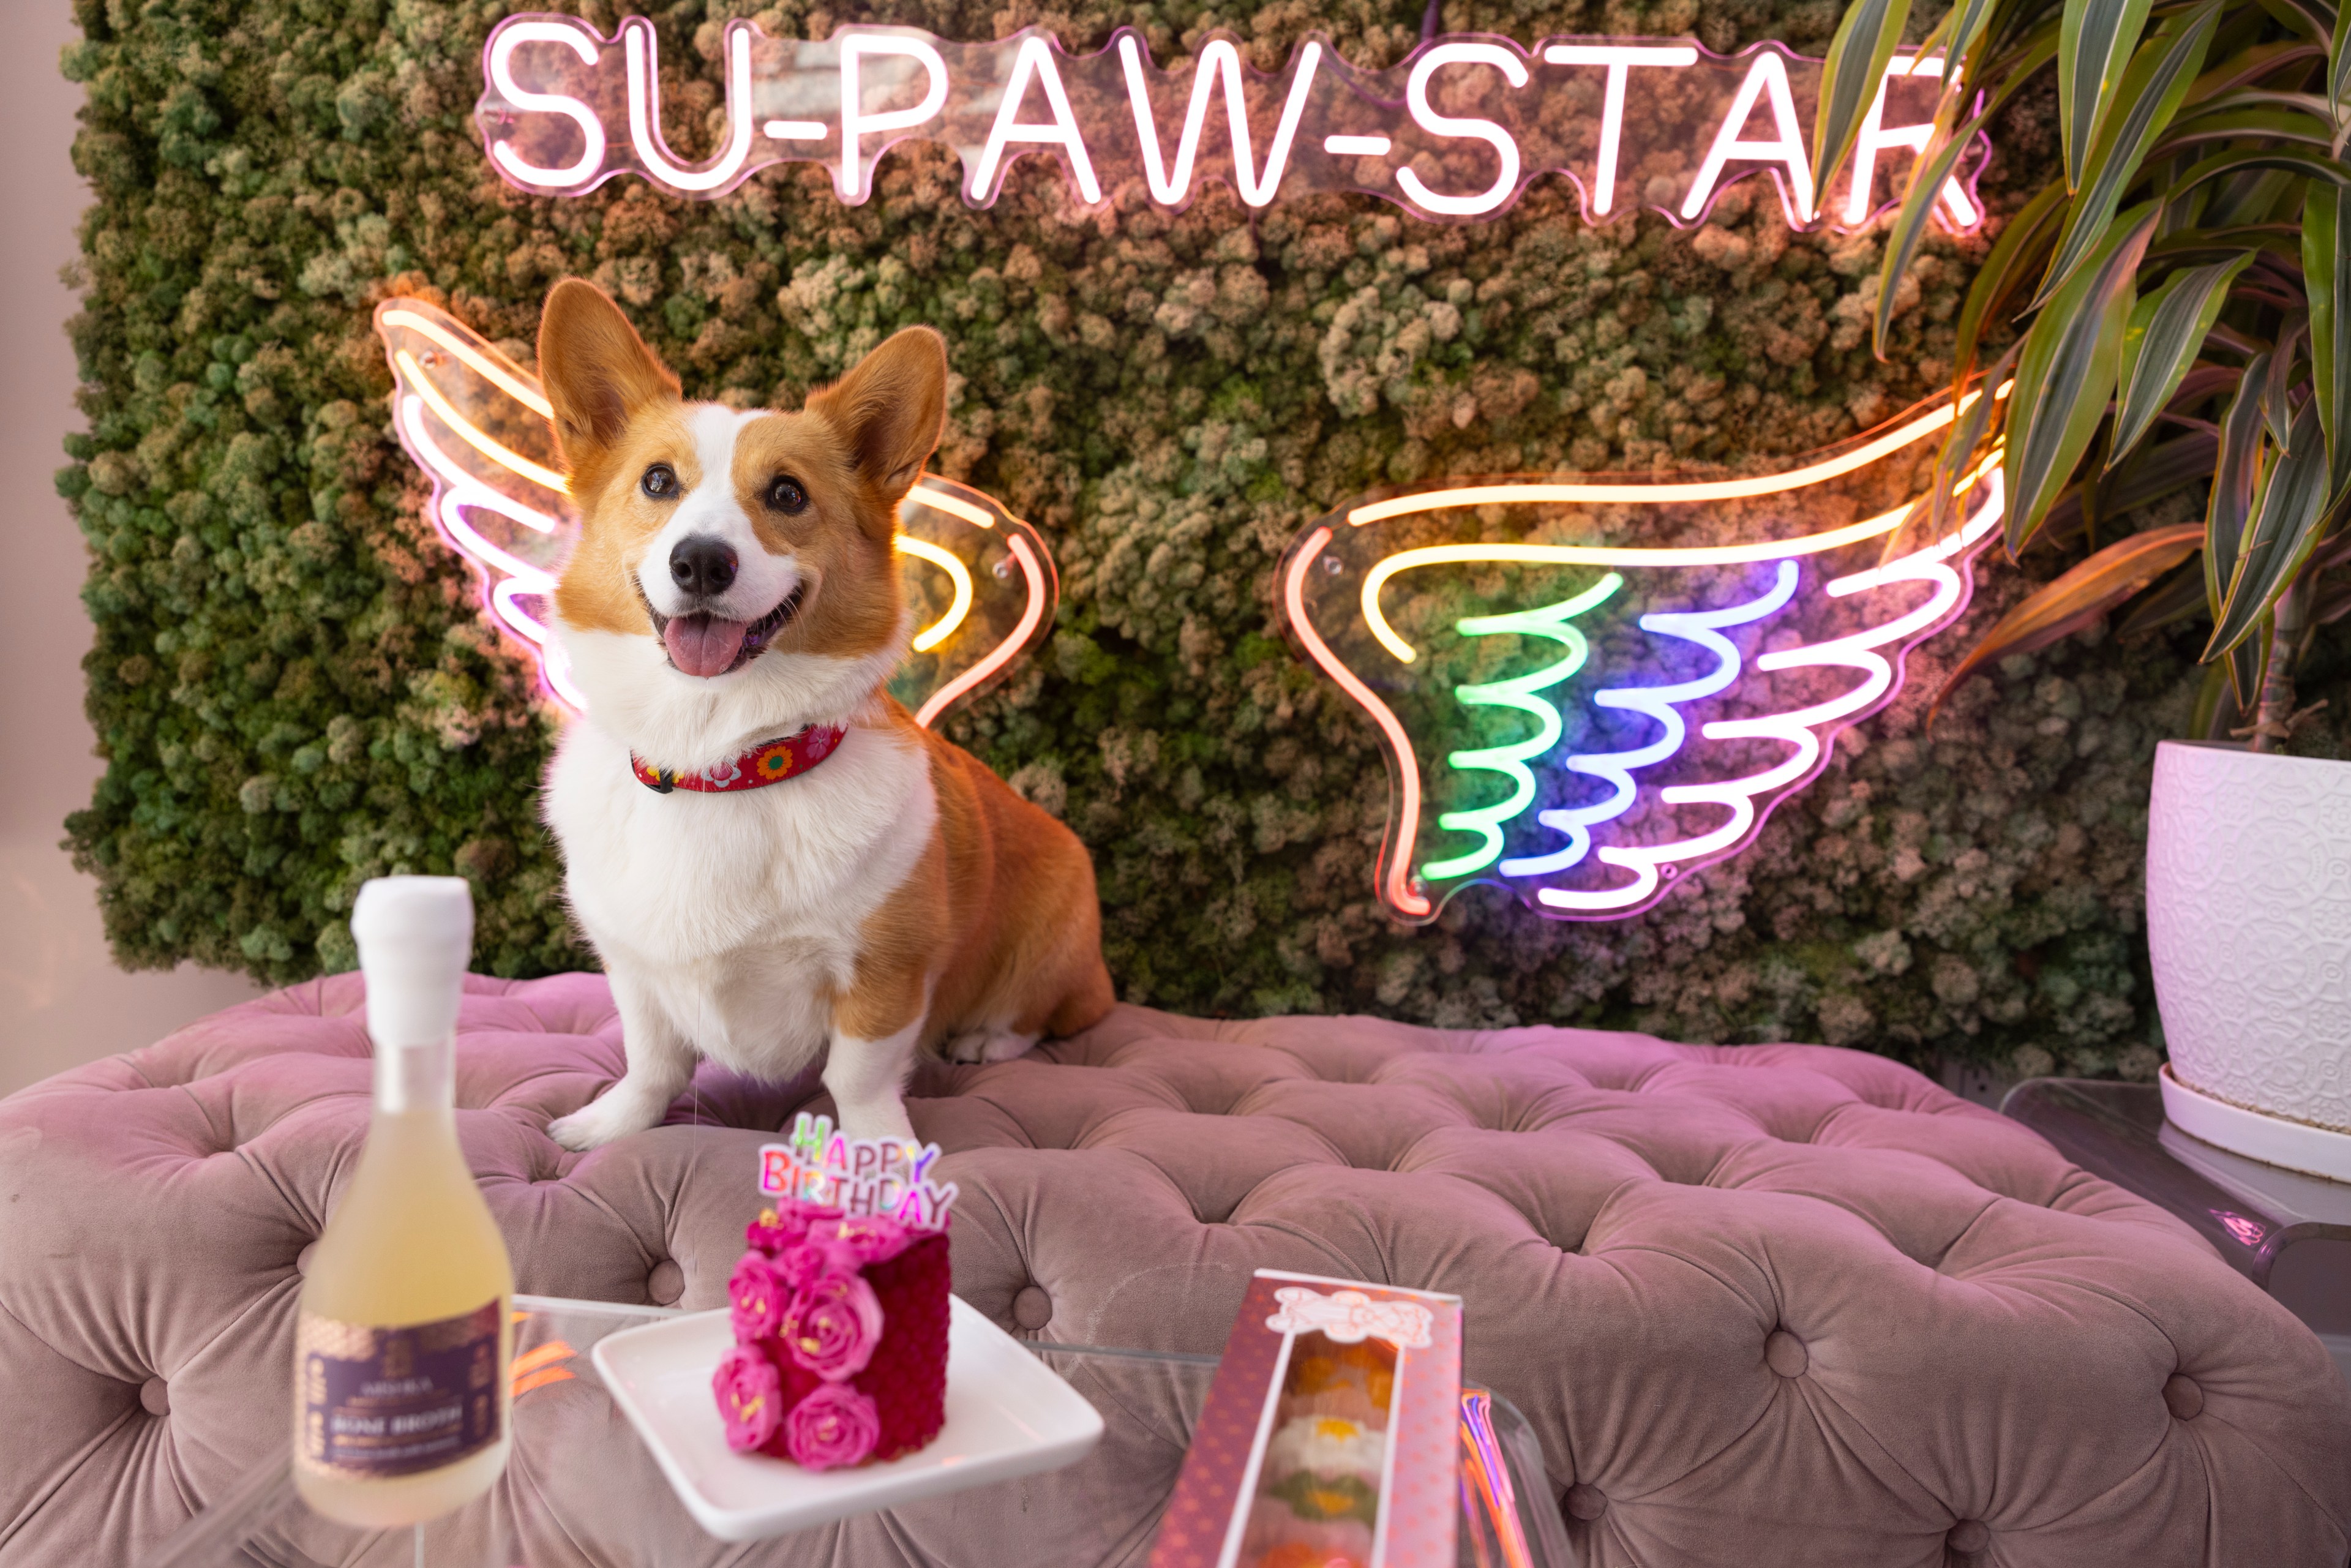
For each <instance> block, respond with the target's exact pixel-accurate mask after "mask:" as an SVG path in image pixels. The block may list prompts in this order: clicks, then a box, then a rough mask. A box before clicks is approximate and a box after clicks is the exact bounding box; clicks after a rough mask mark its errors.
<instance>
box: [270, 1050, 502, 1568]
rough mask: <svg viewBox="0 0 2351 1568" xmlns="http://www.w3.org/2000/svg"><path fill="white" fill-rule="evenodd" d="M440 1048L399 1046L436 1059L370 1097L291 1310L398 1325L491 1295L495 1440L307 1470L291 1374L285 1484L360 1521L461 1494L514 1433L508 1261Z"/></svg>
mask: <svg viewBox="0 0 2351 1568" xmlns="http://www.w3.org/2000/svg"><path fill="white" fill-rule="evenodd" d="M448 1050H449V1048H448V1047H447V1046H446V1045H443V1046H439V1047H426V1048H423V1049H422V1050H418V1049H415V1048H411V1049H409V1050H404V1051H401V1052H400V1053H399V1054H400V1055H401V1056H402V1057H409V1056H416V1057H423V1056H426V1055H428V1054H431V1053H434V1052H436V1051H437V1052H438V1054H439V1057H440V1060H439V1061H437V1062H432V1063H426V1062H423V1061H420V1062H418V1063H417V1064H416V1066H417V1068H418V1069H420V1070H421V1071H412V1072H410V1073H409V1074H408V1076H409V1077H410V1079H411V1083H410V1087H411V1088H412V1089H413V1090H417V1091H421V1092H416V1093H413V1094H412V1095H411V1096H409V1098H408V1103H407V1104H406V1105H405V1106H404V1107H403V1108H402V1109H399V1110H386V1109H385V1108H384V1105H383V1103H382V1102H381V1098H380V1099H379V1102H378V1104H377V1108H376V1113H375V1118H374V1120H373V1121H372V1122H371V1124H369V1127H368V1138H367V1147H366V1150H365V1152H364V1153H362V1154H361V1155H360V1167H359V1169H358V1171H357V1172H355V1173H354V1174H353V1176H352V1177H351V1185H350V1187H349V1188H348V1189H347V1190H346V1191H345V1192H344V1194H343V1198H342V1201H341V1202H340V1204H338V1205H337V1206H336V1207H335V1211H334V1213H333V1214H332V1215H331V1216H330V1217H329V1219H328V1222H327V1229H326V1234H324V1235H322V1236H320V1237H319V1249H318V1251H317V1252H316V1253H314V1254H313V1255H312V1257H311V1260H310V1271H309V1274H308V1278H307V1279H306V1281H305V1282H304V1284H303V1286H302V1310H303V1311H304V1312H314V1313H316V1314H318V1315H319V1316H320V1317H327V1318H333V1319H336V1320H337V1321H339V1322H347V1323H362V1324H366V1325H367V1326H369V1327H371V1328H400V1327H405V1326H407V1325H409V1324H413V1323H428V1322H441V1321H443V1320H445V1319H448V1318H454V1317H459V1316H462V1315H464V1314H465V1313H468V1312H479V1311H480V1310H481V1307H482V1303H483V1302H485V1301H489V1300H491V1299H492V1298H493V1297H495V1298H496V1301H497V1302H498V1309H499V1314H498V1315H499V1331H498V1366H497V1390H498V1440H497V1441H496V1442H495V1443H493V1444H491V1445H490V1446H489V1447H488V1448H485V1449H483V1450H482V1451H481V1452H480V1453H477V1454H473V1455H470V1456H468V1457H467V1458H463V1459H460V1460H458V1461H456V1462H455V1464H450V1465H444V1466H443V1467H442V1468H441V1469H434V1470H420V1471H418V1472H416V1473H415V1474H413V1475H405V1476H394V1477H390V1478H387V1479H382V1480H350V1479H343V1478H341V1477H339V1476H328V1475H321V1474H318V1473H316V1472H314V1471H312V1470H310V1469H308V1468H307V1467H306V1466H305V1465H304V1464H303V1463H302V1460H301V1458H300V1457H299V1456H300V1454H301V1451H302V1450H301V1432H300V1423H301V1396H300V1393H299V1384H300V1378H299V1376H297V1378H296V1384H297V1393H296V1396H295V1424H296V1431H295V1454H296V1456H297V1457H296V1459H295V1463H294V1484H295V1488H296V1490H298V1491H299V1492H300V1493H301V1494H302V1500H303V1501H304V1502H307V1503H308V1504H309V1505H310V1507H311V1508H312V1509H313V1510H315V1511H317V1512H319V1513H322V1514H324V1515H326V1516H327V1517H328V1518H329V1519H336V1520H340V1521H343V1522H344V1523H346V1524H355V1525H360V1526H363V1527H366V1528H370V1529H377V1530H381V1529H391V1528H395V1527H397V1526H401V1525H407V1524H416V1523H421V1522H422V1521H425V1520H428V1519H432V1518H434V1517H436V1516H438V1515H440V1514H444V1513H446V1512H448V1511H450V1510H451V1509H454V1508H457V1507H460V1506H462V1505H463V1504H465V1503H467V1502H470V1501H472V1500H474V1499H475V1498H476V1497H479V1496H480V1495H481V1494H482V1493H483V1492H485V1491H486V1490H489V1486H490V1483H491V1482H493V1481H495V1480H496V1479H497V1478H498V1472H499V1471H500V1470H502V1469H505V1468H506V1462H507V1448H508V1447H509V1446H511V1444H512V1441H513V1433H512V1429H511V1425H510V1423H511V1418H512V1411H511V1410H510V1408H509V1407H508V1406H509V1401H510V1400H511V1397H512V1395H511V1393H510V1388H509V1383H508V1379H507V1364H508V1363H509V1361H510V1359H511V1358H512V1356H513V1354H514V1326H513V1324H512V1322H510V1321H509V1318H508V1313H507V1304H508V1301H509V1299H510V1298H511V1297H512V1296H513V1295H514V1269H513V1266H512V1265H511V1264H510V1263H508V1261H507V1249H506V1243H505V1242H504V1240H502V1239H500V1238H499V1236H498V1228H497V1225H496V1222H495V1221H493V1220H492V1219H491V1218H490V1210H489V1207H488V1206H487V1205H486V1204H485V1203H484V1202H483V1201H482V1195H481V1193H480V1192H479V1191H477V1190H476V1189H475V1186H474V1178H473V1175H472V1173H471V1172H469V1171H468V1170H467V1169H466V1168H465V1156H464V1155H462V1154H460V1153H459V1151H458V1148H457V1133H456V1124H455V1119H454V1118H453V1117H452V1115H451V1114H450V1111H449V1105H448V1084H449V1071H448V1065H447V1062H448ZM436 1068H437V1069H438V1071H437V1072H436V1071H434V1069H436Z"/></svg>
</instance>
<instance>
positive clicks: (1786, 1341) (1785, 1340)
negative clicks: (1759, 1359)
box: [1763, 1329, 1813, 1377]
mask: <svg viewBox="0 0 2351 1568" xmlns="http://www.w3.org/2000/svg"><path fill="white" fill-rule="evenodd" d="M1763 1364H1764V1365H1766V1366H1768V1367H1770V1368H1771V1370H1772V1371H1774V1372H1776V1373H1778V1374H1779V1375H1781V1376H1782V1377H1802V1376H1803V1375H1804V1368H1806V1367H1808V1366H1810V1365H1812V1364H1813V1357H1812V1353H1811V1352H1810V1351H1807V1350H1806V1349H1805V1348H1804V1342H1803V1341H1802V1340H1800V1339H1798V1338H1797V1337H1796V1336H1795V1335H1794V1334H1792V1333H1789V1332H1788V1331H1787V1330H1786V1329H1773V1330H1772V1331H1771V1333H1770V1334H1769V1335H1767V1336H1766V1337H1765V1339H1764V1341H1763Z"/></svg>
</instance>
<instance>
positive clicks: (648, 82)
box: [621, 16, 751, 191]
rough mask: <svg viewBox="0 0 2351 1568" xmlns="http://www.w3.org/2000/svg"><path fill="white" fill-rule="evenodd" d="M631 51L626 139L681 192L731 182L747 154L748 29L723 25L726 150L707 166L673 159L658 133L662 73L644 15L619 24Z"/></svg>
mask: <svg viewBox="0 0 2351 1568" xmlns="http://www.w3.org/2000/svg"><path fill="white" fill-rule="evenodd" d="M621 37H622V43H623V44H624V45H625V46H626V47H627V49H628V53H629V142H630V145H632V147H634V148H635V149H636V152H637V156H638V157H639V158H641V159H643V161H644V165H645V168H646V170H647V172H650V173H651V174H652V175H653V178H655V179H657V180H659V181H660V182H661V183H663V184H664V185H674V186H676V187H677V188H678V189H679V190H681V191H715V190H717V189H718V188H719V187H720V186H722V185H725V184H727V183H730V182H731V181H733V179H734V178H735V175H736V173H737V172H738V171H739V170H741V168H742V167H743V161H744V160H745V159H746V158H748V157H749V156H750V155H751V30H750V28H749V27H748V26H745V25H744V24H742V23H740V22H738V23H736V24H735V25H734V26H730V27H728V28H727V29H726V123H727V125H728V127H729V130H728V132H727V139H726V152H722V153H720V154H719V157H718V162H716V163H713V164H712V165H711V166H710V167H709V168H707V169H687V168H684V167H681V166H680V165H678V164H677V163H675V162H672V160H671V158H670V155H669V149H668V148H667V147H665V146H664V145H663V144H662V136H661V71H660V66H659V62H658V61H657V60H656V59H655V58H654V53H655V50H656V48H657V47H658V46H656V45H655V43H654V41H653V24H652V23H651V22H648V21H646V20H645V19H644V18H643V16H632V17H630V18H629V19H628V20H627V21H625V22H622V24H621Z"/></svg>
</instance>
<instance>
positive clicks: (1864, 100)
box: [1813, 0, 1939, 198]
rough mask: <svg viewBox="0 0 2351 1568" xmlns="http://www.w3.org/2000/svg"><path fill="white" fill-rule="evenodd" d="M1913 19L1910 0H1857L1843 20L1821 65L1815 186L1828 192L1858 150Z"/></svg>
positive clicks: (1815, 116) (1815, 117) (1815, 123)
mask: <svg viewBox="0 0 2351 1568" xmlns="http://www.w3.org/2000/svg"><path fill="white" fill-rule="evenodd" d="M1909 20H1910V0H1854V3H1853V4H1852V5H1848V6H1846V7H1845V13H1844V20H1842V21H1840V22H1839V23H1838V24H1837V30H1836V37H1834V38H1833V39H1832V40H1830V43H1829V57H1828V58H1827V59H1826V60H1825V61H1823V63H1822V65H1821V99H1820V107H1819V109H1818V110H1815V111H1814V113H1813V190H1815V191H1818V192H1820V193H1821V194H1822V195H1823V198H1825V197H1826V195H1827V193H1828V188H1829V176H1831V175H1832V174H1834V173H1835V172H1836V170H1837V165H1838V164H1840V163H1842V162H1844V158H1845V154H1846V153H1848V152H1852V151H1853V144H1854V141H1855V139H1857V138H1858V137H1859V136H1860V135H1861V122H1862V120H1863V118H1864V117H1865V116H1866V115H1867V114H1868V113H1869V110H1870V106H1871V105H1872V104H1874V103H1876V101H1877V95H1878V94H1879V93H1880V92H1881V91H1883V90H1884V89H1885V83H1886V65H1887V64H1888V63H1889V62H1890V61H1892V59H1893V58H1894V51H1895V49H1896V48H1897V47H1900V45H1901V43H1902V29H1903V28H1904V27H1905V26H1907V25H1908V23H1909ZM1938 189H1939V187H1938Z"/></svg>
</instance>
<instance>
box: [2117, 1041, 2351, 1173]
mask: <svg viewBox="0 0 2351 1568" xmlns="http://www.w3.org/2000/svg"><path fill="white" fill-rule="evenodd" d="M2162 1084H2163V1114H2164V1117H2165V1119H2166V1120H2168V1121H2169V1122H2170V1124H2172V1125H2173V1126H2175V1127H2177V1128H2179V1130H2180V1131H2181V1132H2183V1133H2186V1134H2188V1135H2189V1137H2192V1138H2201V1139H2203V1140H2204V1141H2205V1142H2206V1143H2208V1144H2213V1145H2218V1146H2220V1148H2224V1149H2227V1150H2228V1151H2229V1152H2230V1153H2231V1154H2238V1155H2245V1156H2246V1157H2247V1158H2248V1159H2256V1160H2259V1161H2261V1162H2262V1164H2264V1165H2272V1166H2283V1167H2284V1168H2285V1169H2287V1170H2290V1171H2300V1172H2302V1173H2303V1174H2304V1175H2305V1176H2325V1177H2326V1178H2327V1179H2328V1180H2330V1181H2341V1182H2351V1133H2337V1132H2334V1131H2332V1130H2330V1129H2328V1128H2325V1127H2314V1126H2312V1125H2311V1124H2309V1123H2307V1122H2289V1121H2286V1120H2285V1119H2284V1118H2283V1117H2279V1116H2265V1115H2263V1114H2262V1113H2260V1112H2259V1111H2248V1110H2246V1109H2245V1108H2244V1107H2243V1106H2241V1105H2231V1104H2230V1103H2228V1102H2227V1101H2226V1100H2215V1099H2214V1098H2212V1096H2210V1094H2205V1093H2200V1092H2198V1091H2196V1090H2194V1089H2190V1088H2189V1086H2188V1085H2187V1084H2185V1083H2182V1082H2179V1079H2178V1078H2176V1077H2174V1076H2173V1075H2172V1071H2171V1064H2170V1063H2169V1062H2168V1061H2167V1062H2165V1063H2164V1064H2163V1073H2162Z"/></svg>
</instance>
